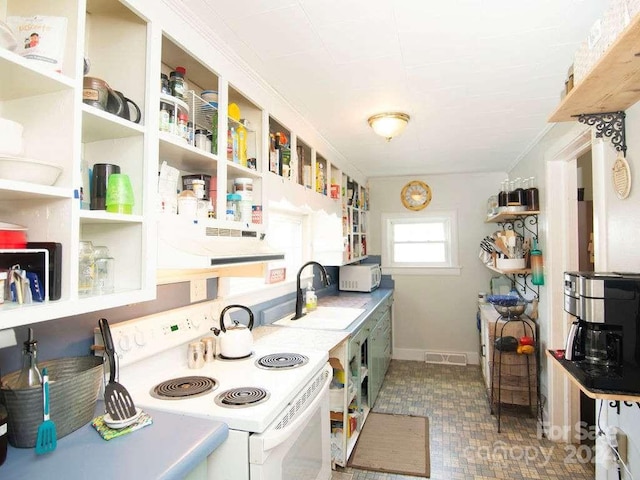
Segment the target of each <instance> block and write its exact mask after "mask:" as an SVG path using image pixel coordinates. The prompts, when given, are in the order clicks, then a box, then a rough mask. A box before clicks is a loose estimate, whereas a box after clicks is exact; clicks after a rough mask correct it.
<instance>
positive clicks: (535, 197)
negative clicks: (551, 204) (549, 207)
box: [525, 177, 540, 211]
mask: <svg viewBox="0 0 640 480" xmlns="http://www.w3.org/2000/svg"><path fill="white" fill-rule="evenodd" d="M535 182H536V179H535V177H530V178H529V186H528V188H527V189H526V190H525V195H526V197H527V206H528V207H529V210H534V211H538V210H540V199H539V193H538V189H537V188H536V183H535Z"/></svg>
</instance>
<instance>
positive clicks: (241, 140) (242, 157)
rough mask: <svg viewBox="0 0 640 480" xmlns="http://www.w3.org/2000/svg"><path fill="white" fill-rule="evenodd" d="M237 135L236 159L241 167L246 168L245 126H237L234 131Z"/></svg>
mask: <svg viewBox="0 0 640 480" xmlns="http://www.w3.org/2000/svg"><path fill="white" fill-rule="evenodd" d="M236 133H237V135H238V159H239V162H240V165H242V166H243V167H246V166H247V129H246V128H245V126H244V125H243V124H242V123H240V125H238V129H237V130H236Z"/></svg>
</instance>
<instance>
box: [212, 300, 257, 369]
mask: <svg viewBox="0 0 640 480" xmlns="http://www.w3.org/2000/svg"><path fill="white" fill-rule="evenodd" d="M231 308H242V309H243V310H246V311H247V312H248V313H249V325H248V326H245V325H242V324H240V323H239V322H238V321H236V320H234V321H233V325H232V326H230V327H226V326H225V325H224V314H225V313H227V310H229V309H231ZM252 328H253V312H252V311H251V309H250V308H248V307H245V306H244V305H228V306H226V307H225V308H224V309H223V310H222V312H220V330H218V329H217V328H215V327H214V328H212V329H211V330H212V331H213V333H215V334H216V336H218V338H219V340H220V355H221V356H222V357H224V358H243V357H248V356H249V355H251V353H252V349H253V334H252V333H251V329H252Z"/></svg>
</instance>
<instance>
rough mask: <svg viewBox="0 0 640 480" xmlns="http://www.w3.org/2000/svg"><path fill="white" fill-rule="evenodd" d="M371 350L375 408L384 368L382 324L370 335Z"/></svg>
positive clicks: (370, 374) (370, 368) (371, 381)
mask: <svg viewBox="0 0 640 480" xmlns="http://www.w3.org/2000/svg"><path fill="white" fill-rule="evenodd" d="M369 348H370V352H371V362H370V366H369V378H370V384H369V388H370V394H369V395H370V402H371V405H372V406H373V405H374V404H375V401H376V399H377V398H378V393H379V392H380V387H381V386H382V378H383V375H384V374H383V368H384V365H383V364H384V357H383V356H384V343H383V337H382V324H381V323H380V322H378V323H377V324H376V326H375V328H374V329H373V330H371V334H370V335H369Z"/></svg>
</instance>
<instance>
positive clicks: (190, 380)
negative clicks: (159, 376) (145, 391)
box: [150, 376, 218, 400]
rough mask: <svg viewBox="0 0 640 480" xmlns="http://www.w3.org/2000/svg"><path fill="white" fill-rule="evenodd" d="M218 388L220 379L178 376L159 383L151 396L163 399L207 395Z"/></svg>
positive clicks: (152, 390)
mask: <svg viewBox="0 0 640 480" xmlns="http://www.w3.org/2000/svg"><path fill="white" fill-rule="evenodd" d="M216 388H218V381H217V380H215V379H213V378H210V377H198V376H193V377H178V378H172V379H170V380H166V381H164V382H162V383H159V384H158V385H156V386H155V387H153V388H152V389H151V392H150V393H151V396H152V397H154V398H159V399H163V400H180V399H183V398H194V397H199V396H200V395H205V394H207V393H209V392H212V391H213V390H215V389H216Z"/></svg>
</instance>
